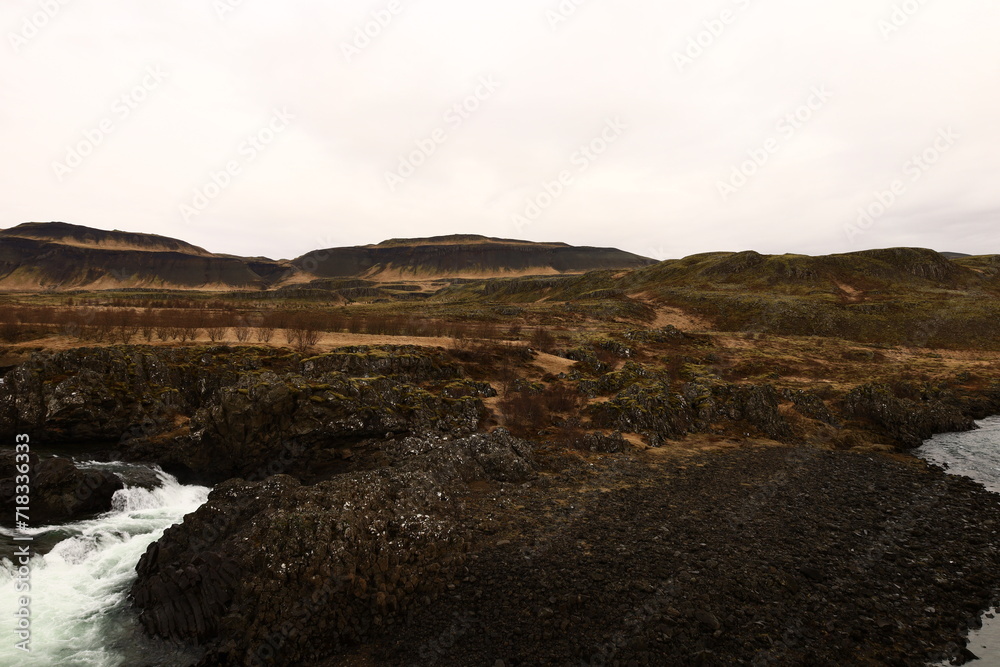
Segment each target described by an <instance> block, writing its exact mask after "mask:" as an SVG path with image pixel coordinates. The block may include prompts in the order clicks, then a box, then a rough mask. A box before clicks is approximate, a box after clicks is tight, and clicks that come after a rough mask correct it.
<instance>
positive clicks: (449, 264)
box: [292, 234, 655, 280]
mask: <svg viewBox="0 0 1000 667" xmlns="http://www.w3.org/2000/svg"><path fill="white" fill-rule="evenodd" d="M292 264H294V265H295V266H297V267H298V268H299V269H302V270H303V271H305V272H308V273H312V274H314V275H316V276H318V277H321V278H346V277H360V278H367V279H380V280H406V279H410V280H412V279H420V278H493V277H510V276H525V275H557V274H579V273H586V272H588V271H595V270H601V269H613V270H621V269H635V268H641V267H644V266H649V265H651V264H655V261H654V260H651V259H648V258H646V257H640V256H639V255H633V254H632V253H628V252H625V251H623V250H617V249H615V248H591V247H575V246H571V245H567V244H565V243H535V242H531V241H518V240H512V239H497V238H489V237H486V236H477V235H469V234H462V235H455V236H435V237H431V238H422V239H392V240H389V241H384V242H382V243H379V244H377V245H368V246H357V247H353V248H331V249H328V250H317V251H314V252H311V253H308V254H306V255H303V256H302V257H299V258H298V259H296V260H294V261H293V262H292Z"/></svg>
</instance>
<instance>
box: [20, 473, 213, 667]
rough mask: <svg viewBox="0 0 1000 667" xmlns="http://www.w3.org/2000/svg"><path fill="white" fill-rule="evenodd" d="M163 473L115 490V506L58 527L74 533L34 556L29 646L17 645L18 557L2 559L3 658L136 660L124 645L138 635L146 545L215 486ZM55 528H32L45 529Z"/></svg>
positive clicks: (84, 666) (84, 664) (24, 661)
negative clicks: (139, 572)
mask: <svg viewBox="0 0 1000 667" xmlns="http://www.w3.org/2000/svg"><path fill="white" fill-rule="evenodd" d="M158 475H159V477H160V481H161V486H159V487H157V488H156V489H153V490H148V489H141V488H126V489H123V490H121V491H118V492H117V493H116V494H115V496H114V499H113V507H114V510H113V511H111V512H109V513H107V514H104V515H101V516H99V517H97V518H95V519H91V520H87V521H80V522H77V523H73V524H67V525H64V526H59V527H58V528H57V529H58V530H60V531H62V532H64V533H68V534H69V535H71V536H70V537H67V538H66V539H64V540H62V541H61V542H59V543H58V544H56V545H55V547H53V549H52V550H51V551H50V552H49V553H47V554H46V555H44V556H35V557H34V558H33V559H32V561H31V591H30V597H31V613H32V619H31V649H32V651H31V652H30V653H25V652H23V651H21V650H18V649H17V648H16V647H15V643H16V641H17V640H16V636H15V634H14V621H15V617H14V612H15V610H16V609H17V601H18V598H19V597H21V596H22V595H23V594H21V593H18V592H17V591H16V590H15V584H16V581H15V579H14V572H15V567H14V565H13V563H11V561H10V560H8V559H4V560H3V561H0V665H3V666H4V667H7V666H10V667H14V666H21V665H23V666H25V667H35V666H38V667H43V666H44V667H50V666H53V665H59V666H66V667H76V666H79V667H118V666H119V665H125V664H130V663H129V660H128V659H127V658H126V657H125V656H124V654H123V646H127V645H129V644H131V643H134V642H133V641H132V639H134V638H135V637H137V636H138V632H137V630H138V623H137V621H136V620H135V617H134V614H132V613H129V612H128V611H127V609H126V605H127V599H126V598H127V595H128V591H129V588H130V587H131V585H132V582H133V581H134V580H135V577H136V573H135V566H136V564H137V563H138V562H139V558H140V557H141V556H142V554H143V553H144V552H145V551H146V548H147V547H148V546H149V545H150V544H151V543H152V542H154V541H156V540H157V539H159V538H160V536H162V535H163V531H164V530H166V529H167V528H168V527H170V526H172V525H174V524H176V523H179V522H180V521H181V519H182V518H183V517H184V515H185V514H188V513H190V512H193V511H194V510H196V509H197V508H198V507H199V506H200V505H201V504H202V503H204V502H205V500H206V499H207V497H208V492H209V489H207V488H204V487H197V486H185V485H182V484H180V483H178V482H177V480H176V479H175V478H174V477H172V476H170V475H167V474H166V473H163V472H162V471H158ZM53 529H55V527H47V528H35V529H32V530H30V531H28V532H29V533H30V534H34V535H40V534H43V533H45V532H47V531H49V530H53ZM4 532H5V533H6V534H7V535H10V533H9V532H7V531H4Z"/></svg>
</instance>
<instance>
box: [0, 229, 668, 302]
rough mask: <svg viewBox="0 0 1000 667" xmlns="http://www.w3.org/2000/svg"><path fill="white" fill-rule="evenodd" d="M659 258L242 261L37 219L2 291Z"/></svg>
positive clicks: (434, 251) (453, 245) (600, 253)
mask: <svg viewBox="0 0 1000 667" xmlns="http://www.w3.org/2000/svg"><path fill="white" fill-rule="evenodd" d="M654 263H655V262H654V261H653V260H651V259H647V258H645V257H640V256H638V255H633V254H631V253H627V252H624V251H621V250H616V249H614V248H589V247H574V246H570V245H567V244H565V243H534V242H530V241H516V240H508V239H497V238H488V237H485V236H478V235H454V236H439V237H431V238H422V239H391V240H389V241H384V242H382V243H379V244H377V245H369V246H358V247H350V248H330V249H326V250H316V251H313V252H311V253H308V254H306V255H303V256H302V257H299V258H297V259H295V260H292V261H284V260H280V261H275V260H271V259H267V258H262V257H254V258H248V257H237V256H234V255H223V254H215V253H210V252H208V251H207V250H205V249H204V248H199V247H198V246H195V245H192V244H190V243H186V242H185V241H181V240H178V239H172V238H168V237H165V236H158V235H155V234H142V233H135V232H122V231H106V230H101V229H94V228H91V227H83V226H79V225H71V224H67V223H63V222H48V223H39V222H29V223H25V224H22V225H19V226H17V227H14V228H11V229H7V230H2V231H0V290H7V291H38V290H79V289H116V288H150V289H183V290H234V289H236V290H246V289H257V290H266V289H273V288H278V287H282V286H287V285H307V284H308V283H310V282H312V281H314V280H319V281H321V280H322V279H329V278H367V279H377V280H408V279H424V278H490V277H512V276H524V275H559V274H582V273H586V272H588V271H593V270H599V269H612V270H621V269H633V268H640V267H643V266H649V265H652V264H654Z"/></svg>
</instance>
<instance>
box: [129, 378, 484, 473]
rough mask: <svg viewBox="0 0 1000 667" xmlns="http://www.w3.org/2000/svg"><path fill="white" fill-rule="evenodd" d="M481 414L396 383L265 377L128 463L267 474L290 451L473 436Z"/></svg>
mask: <svg viewBox="0 0 1000 667" xmlns="http://www.w3.org/2000/svg"><path fill="white" fill-rule="evenodd" d="M483 411H484V408H483V405H482V401H481V400H480V399H478V398H474V397H462V398H446V397H441V396H438V395H435V394H433V393H431V392H429V391H426V390H424V389H422V388H420V387H418V386H416V385H411V384H405V383H402V382H400V381H398V380H397V379H395V378H389V377H373V378H350V377H347V376H345V375H342V374H338V373H329V374H325V375H321V376H319V377H317V378H315V379H314V380H307V379H306V378H304V377H303V376H301V375H297V374H286V375H283V376H278V375H276V374H275V373H271V372H264V373H261V374H248V375H244V376H243V377H241V378H240V379H239V380H238V381H237V382H236V383H235V384H233V385H231V386H229V387H225V388H223V389H220V390H219V392H218V393H217V395H216V396H215V398H214V400H213V401H212V402H211V404H210V405H208V406H206V407H205V408H203V409H202V410H199V411H198V412H197V413H196V414H195V415H194V417H193V418H192V419H191V422H190V434H189V435H183V436H179V437H178V438H176V439H175V440H174V441H173V442H172V443H169V446H168V447H167V448H166V449H165V448H164V447H163V446H162V445H163V444H164V443H163V442H162V440H158V439H155V438H154V439H148V440H143V441H134V442H130V443H127V447H128V448H129V450H130V451H131V453H132V456H133V457H136V458H148V457H158V458H157V460H158V461H159V462H160V463H162V464H164V465H167V466H168V467H170V466H178V465H180V466H184V467H185V468H187V469H189V470H191V471H197V474H198V475H199V476H200V477H201V478H202V479H204V480H206V481H212V480H214V481H219V480H223V479H226V478H228V477H233V476H241V475H247V474H250V473H251V472H253V471H255V470H258V469H260V468H262V467H265V468H266V467H267V466H268V464H269V463H271V462H273V461H275V460H279V459H281V458H282V455H283V453H284V452H288V451H291V452H294V454H295V457H296V458H298V457H307V456H308V455H309V454H310V453H314V452H316V451H317V450H321V449H330V448H335V447H342V446H344V445H345V444H351V443H353V442H355V441H357V440H360V439H363V438H378V437H384V436H385V435H387V434H391V433H410V432H416V431H428V430H434V431H438V432H441V433H452V434H459V433H471V432H472V431H474V430H475V429H476V428H477V427H478V425H479V423H480V420H481V419H482V417H483V416H484V412H483Z"/></svg>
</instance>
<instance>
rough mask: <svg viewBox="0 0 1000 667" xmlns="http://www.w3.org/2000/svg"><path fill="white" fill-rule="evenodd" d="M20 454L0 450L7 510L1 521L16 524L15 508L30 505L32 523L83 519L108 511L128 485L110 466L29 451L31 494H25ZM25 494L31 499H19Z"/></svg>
mask: <svg viewBox="0 0 1000 667" xmlns="http://www.w3.org/2000/svg"><path fill="white" fill-rule="evenodd" d="M15 457H16V454H15V453H14V452H13V451H9V450H0V471H2V473H0V475H2V477H0V504H2V507H3V514H2V515H0V524H3V525H5V526H12V525H14V520H15V508H16V507H18V506H20V505H27V506H28V507H29V508H30V509H29V510H28V512H27V513H28V515H29V517H30V522H31V525H33V526H41V525H48V524H55V523H61V522H65V521H71V520H75V519H79V518H81V517H84V516H87V515H91V514H98V513H100V512H108V511H110V510H111V508H112V504H111V501H112V498H113V497H114V495H115V492H116V491H118V490H119V489H122V488H124V487H125V485H124V483H123V482H122V480H121V479H119V478H118V477H117V476H116V475H115V474H114V473H111V472H108V471H106V470H81V469H80V468H78V467H77V466H76V465H75V464H74V463H73V462H72V461H70V460H69V459H65V458H59V457H53V458H46V459H39V457H38V456H37V455H35V454H30V455H29V463H28V472H27V473H26V476H27V478H28V479H30V484H29V485H28V486H29V488H30V493H29V494H22V492H20V491H19V487H23V486H24V485H23V484H19V482H18V477H19V476H20V474H21V473H20V468H19V466H20V465H23V463H21V462H19V461H17V460H16V458H15ZM21 495H26V496H28V497H29V499H30V502H29V503H21V502H17V499H18V497H19V496H21Z"/></svg>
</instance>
